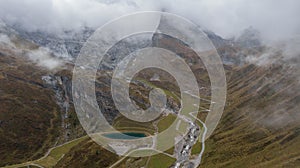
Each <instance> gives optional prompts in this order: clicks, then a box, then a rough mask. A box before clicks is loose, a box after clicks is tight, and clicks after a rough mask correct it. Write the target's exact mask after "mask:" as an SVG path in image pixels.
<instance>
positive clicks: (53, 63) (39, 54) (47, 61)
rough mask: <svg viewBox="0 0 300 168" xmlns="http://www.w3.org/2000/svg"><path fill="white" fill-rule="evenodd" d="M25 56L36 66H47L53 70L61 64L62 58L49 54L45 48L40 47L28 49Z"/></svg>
mask: <svg viewBox="0 0 300 168" xmlns="http://www.w3.org/2000/svg"><path fill="white" fill-rule="evenodd" d="M27 56H28V57H29V59H30V60H31V61H33V62H34V63H36V64H37V65H38V66H40V67H44V68H47V69H49V70H54V69H56V68H59V67H61V66H62V65H63V62H62V60H60V59H58V58H56V57H53V56H51V54H50V52H49V51H48V49H46V48H42V47H40V48H38V49H36V50H30V51H28V53H27Z"/></svg>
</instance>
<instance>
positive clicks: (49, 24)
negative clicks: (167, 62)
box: [0, 0, 300, 39]
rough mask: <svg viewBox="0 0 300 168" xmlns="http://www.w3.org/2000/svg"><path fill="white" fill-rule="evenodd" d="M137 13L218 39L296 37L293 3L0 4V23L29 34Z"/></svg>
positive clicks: (105, 0) (81, 0) (80, 0)
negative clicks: (161, 16)
mask: <svg viewBox="0 0 300 168" xmlns="http://www.w3.org/2000/svg"><path fill="white" fill-rule="evenodd" d="M143 10H158V11H161V10H163V11H167V12H171V13H175V14H179V15H181V16H184V17H186V18H188V19H190V20H192V21H193V22H195V23H196V24H198V25H200V26H203V27H206V28H207V29H210V30H211V31H214V32H215V33H217V34H219V35H221V36H223V37H232V36H236V35H238V34H239V33H240V32H241V31H242V30H243V29H245V28H247V27H249V26H253V27H254V28H256V29H258V30H259V31H261V33H262V35H263V36H264V37H265V39H284V38H289V37H291V36H294V35H295V34H296V33H299V32H300V19H299V16H300V1H299V0H0V18H1V19H2V20H4V21H5V22H8V23H9V24H19V25H21V26H22V27H23V28H25V29H27V30H29V31H35V30H42V31H50V32H51V31H52V32H53V31H57V30H68V29H78V28H80V27H82V26H89V27H94V28H97V27H99V26H101V25H102V24H104V23H105V22H107V21H109V20H110V19H113V18H116V17H118V16H121V15H123V14H128V13H132V12H136V11H143Z"/></svg>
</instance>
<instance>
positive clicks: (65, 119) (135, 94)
mask: <svg viewBox="0 0 300 168" xmlns="http://www.w3.org/2000/svg"><path fill="white" fill-rule="evenodd" d="M0 23H1V24H0V65H1V66H0V99H1V101H0V103H1V107H4V108H0V137H1V138H0V148H1V151H0V166H5V165H12V164H17V163H25V164H23V165H19V166H26V165H28V164H31V165H34V164H38V165H40V166H44V167H108V166H110V165H112V164H113V163H115V162H116V161H117V160H119V159H120V157H119V156H117V155H116V154H114V153H112V152H110V151H108V150H106V149H104V148H102V147H100V146H99V145H98V144H96V143H95V142H93V141H91V140H90V139H89V138H88V137H86V135H85V132H84V131H83V129H82V128H81V126H80V123H79V121H78V119H77V116H76V113H75V110H74V107H73V100H72V93H71V89H72V81H71V80H72V69H73V66H74V65H73V64H74V60H75V58H76V57H77V55H78V53H79V51H80V49H81V47H82V45H83V43H84V41H86V39H88V37H89V36H90V35H91V34H92V33H93V30H92V29H89V28H83V29H82V30H81V31H79V32H64V34H63V35H55V34H49V33H45V32H26V31H24V30H21V28H18V27H9V26H7V25H5V23H3V22H0ZM205 33H206V34H207V36H208V38H210V39H211V41H212V42H213V44H214V45H215V46H216V48H217V51H218V53H219V54H220V56H221V58H222V61H223V63H224V69H225V71H226V78H227V83H228V94H227V104H226V107H225V111H224V114H223V116H222V119H221V121H220V123H219V125H218V127H217V129H216V130H215V132H214V133H213V135H212V136H211V137H210V138H209V139H208V140H207V141H206V149H205V152H204V155H203V161H202V163H201V166H200V167H297V166H298V165H299V164H300V152H299V150H297V149H298V148H299V146H300V144H299V142H300V141H299V139H300V123H299V119H300V113H299V109H300V107H299V105H300V93H299V91H298V88H299V85H300V82H299V59H298V57H295V58H292V59H285V54H286V52H284V51H276V52H270V47H267V46H265V45H263V44H262V43H261V39H260V36H259V32H257V31H256V30H255V29H254V28H249V29H247V30H245V31H244V33H242V35H241V36H240V37H239V38H237V39H223V38H222V37H220V36H218V35H216V34H215V33H213V32H211V31H206V32H205ZM130 40H132V39H130V38H128V39H124V40H122V41H120V42H119V43H118V44H116V45H115V46H114V47H112V48H111V49H110V50H109V51H108V54H107V55H106V58H105V59H104V60H103V62H102V63H101V64H100V65H99V70H98V72H97V78H96V83H95V86H96V95H97V101H98V104H99V105H100V106H101V108H102V111H104V116H105V117H106V118H107V120H108V121H109V122H110V123H111V124H113V125H114V126H115V128H117V129H118V130H120V131H123V130H126V129H127V130H128V129H129V128H130V129H129V130H134V129H138V130H139V131H142V132H145V133H147V134H154V132H156V131H162V130H164V129H166V128H167V127H168V126H169V125H168V124H169V123H172V121H173V117H174V115H173V114H171V115H170V114H169V115H166V116H163V117H162V119H161V120H160V119H159V120H155V122H148V123H143V124H140V123H136V122H133V121H132V120H129V119H126V118H125V117H124V116H122V115H120V113H119V112H118V110H117V109H116V107H115V105H114V102H113V100H112V99H111V92H110V83H111V80H110V78H111V75H112V71H113V69H114V68H115V67H116V66H117V64H118V63H119V62H120V61H121V60H122V58H124V57H125V56H126V55H127V54H129V53H131V52H133V51H134V50H136V49H141V48H145V47H148V46H155V47H161V48H166V49H169V50H171V51H173V52H175V53H177V54H178V55H179V56H180V57H181V58H183V59H184V60H185V61H187V62H188V63H189V64H190V66H191V69H192V70H193V72H194V73H195V76H196V77H197V80H198V82H199V84H200V86H202V87H203V88H204V89H202V90H201V95H203V96H204V97H206V98H208V99H209V97H210V89H209V85H210V80H209V76H208V74H207V71H206V68H205V66H204V65H203V63H202V61H201V60H199V59H197V56H196V55H195V53H193V52H192V51H191V50H190V49H189V47H188V46H187V45H185V44H183V43H180V42H178V41H176V40H174V39H172V38H171V37H168V36H164V35H161V34H159V33H156V34H154V35H153V36H150V37H149V36H147V35H146V36H138V37H136V39H134V40H133V41H135V42H134V43H132V41H130ZM45 48H46V50H45ZM271 51H273V50H271ZM33 53H34V54H33ZM266 54H268V57H267V58H266V57H265V56H266ZM33 55H34V56H33ZM45 55H46V56H45ZM250 58H256V59H258V60H263V61H264V64H257V62H254V61H252V62H251V61H249V60H250ZM273 59H275V60H276V61H274V60H273ZM41 60H47V62H51V63H53V62H54V63H57V62H58V63H59V64H54V65H55V66H54V65H53V66H45V63H44V62H42V61H41ZM46 65H48V64H46ZM51 65H52V64H51ZM52 67H54V68H52ZM130 87H131V90H130V96H131V98H132V101H134V102H135V103H136V104H137V105H138V106H139V107H141V108H144V109H146V108H148V107H149V106H150V103H149V98H148V95H149V92H150V90H151V89H153V87H159V88H162V89H163V90H164V91H165V92H166V93H168V94H167V102H168V110H169V111H175V112H176V111H178V109H179V108H180V101H179V98H180V90H179V89H178V85H177V84H176V80H174V78H172V77H171V75H170V74H168V73H164V72H162V71H159V70H156V69H150V70H149V71H142V72H140V73H139V74H137V75H136V76H135V77H134V79H133V80H132V82H131V84H130ZM178 97H179V98H178ZM202 103H203V104H201V105H203V106H204V107H206V108H208V106H209V105H210V104H207V103H206V104H205V102H202ZM206 115H207V112H204V113H201V114H200V115H199V116H198V117H199V118H201V119H204V118H205V117H206ZM79 137H83V138H79ZM200 145H201V144H196V145H195V146H194V147H193V148H192V151H191V152H192V155H194V154H195V153H197V152H199V151H200V150H201V146H200ZM48 150H49V151H48ZM47 151H48V152H47ZM167 152H168V153H171V154H172V153H174V152H176V150H175V149H169V150H168V151H167ZM43 155H44V157H42V156H43ZM39 158H42V159H40V160H37V159H39ZM27 161H31V162H29V163H27V164H26V162H27ZM174 163H175V162H174V159H171V158H168V157H166V156H164V155H155V156H152V157H146V158H130V157H128V158H125V159H124V160H123V161H122V162H120V163H119V164H118V165H117V166H118V167H142V166H145V165H148V166H149V167H157V166H158V165H161V164H164V165H165V166H171V165H173V166H174Z"/></svg>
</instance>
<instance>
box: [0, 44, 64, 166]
mask: <svg viewBox="0 0 300 168" xmlns="http://www.w3.org/2000/svg"><path fill="white" fill-rule="evenodd" d="M15 40H16V41H18V42H20V41H19V40H17V39H15ZM16 45H22V47H25V48H27V49H28V50H29V49H33V50H34V49H35V48H37V46H35V45H33V44H30V43H23V42H21V44H16ZM17 48H18V47H16V48H13V49H12V48H10V46H5V45H1V47H0V55H1V56H0V107H1V108H0V148H1V150H0V166H4V165H6V164H12V163H18V162H24V161H27V160H30V159H34V158H38V157H40V156H41V155H42V154H44V153H45V152H46V151H47V149H48V148H49V147H50V146H52V145H54V143H55V141H56V139H57V136H58V135H59V130H60V128H59V124H60V117H59V107H58V106H57V104H56V102H55V99H54V96H53V94H52V91H51V90H50V89H47V87H45V86H44V85H43V81H42V78H41V77H42V76H43V75H44V74H45V73H46V72H45V71H43V70H41V69H40V68H39V67H36V66H33V64H32V63H30V62H29V61H28V60H27V59H25V58H24V57H23V55H22V54H23V53H22V52H20V50H18V49H17Z"/></svg>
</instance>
